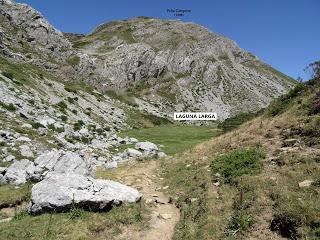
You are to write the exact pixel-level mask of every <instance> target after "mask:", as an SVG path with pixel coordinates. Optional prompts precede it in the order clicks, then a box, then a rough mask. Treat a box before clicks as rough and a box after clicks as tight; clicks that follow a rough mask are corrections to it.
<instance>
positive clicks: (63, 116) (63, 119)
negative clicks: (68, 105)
mask: <svg viewBox="0 0 320 240" xmlns="http://www.w3.org/2000/svg"><path fill="white" fill-rule="evenodd" d="M60 119H61V120H62V121H63V122H66V121H68V117H67V116H66V115H61V116H60Z"/></svg>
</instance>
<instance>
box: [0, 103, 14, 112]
mask: <svg viewBox="0 0 320 240" xmlns="http://www.w3.org/2000/svg"><path fill="white" fill-rule="evenodd" d="M0 107H2V108H4V109H6V110H8V111H10V112H14V111H16V110H17V108H16V107H15V106H14V105H13V103H9V104H6V103H3V102H0Z"/></svg>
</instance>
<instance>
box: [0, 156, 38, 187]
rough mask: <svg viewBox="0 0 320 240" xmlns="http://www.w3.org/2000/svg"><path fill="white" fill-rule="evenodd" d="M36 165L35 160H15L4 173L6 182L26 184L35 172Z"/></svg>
mask: <svg viewBox="0 0 320 240" xmlns="http://www.w3.org/2000/svg"><path fill="white" fill-rule="evenodd" d="M34 172H35V166H34V164H33V162H31V161H29V160H27V159H23V160H20V161H15V162H14V163H13V164H11V165H10V166H9V167H8V168H7V169H6V173H5V175H4V179H5V181H6V182H9V183H13V184H15V185H20V184H24V183H26V182H27V180H28V179H29V178H30V177H31V176H32V175H33V174H34Z"/></svg>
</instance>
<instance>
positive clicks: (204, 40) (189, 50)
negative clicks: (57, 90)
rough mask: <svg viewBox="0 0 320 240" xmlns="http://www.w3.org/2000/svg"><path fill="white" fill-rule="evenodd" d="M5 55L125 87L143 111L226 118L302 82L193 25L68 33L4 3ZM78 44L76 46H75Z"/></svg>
mask: <svg viewBox="0 0 320 240" xmlns="http://www.w3.org/2000/svg"><path fill="white" fill-rule="evenodd" d="M0 21H1V24H0V53H2V55H4V56H6V57H9V58H13V59H16V60H17V61H20V62H21V61H22V62H28V63H33V64H36V65H37V66H40V67H44V68H45V69H47V70H49V71H50V72H51V73H54V74H56V75H57V76H58V77H59V78H61V79H63V80H66V81H68V80H73V81H74V80H77V81H79V80H83V81H85V82H87V83H89V84H91V85H93V86H95V87H97V88H98V89H99V90H101V91H104V90H113V91H118V90H121V91H123V90H125V91H127V92H129V94H130V95H133V96H134V97H135V98H136V100H135V101H136V103H137V104H138V105H139V108H140V110H144V111H147V112H150V113H152V114H156V115H161V116H170V115H171V113H172V112H173V111H214V112H217V113H218V116H219V119H224V118H226V117H228V116H230V115H234V114H236V113H239V112H243V111H252V110H258V109H260V108H262V107H265V106H267V105H268V104H269V103H270V102H271V100H272V99H274V98H275V97H277V96H279V95H281V94H283V93H285V92H287V91H288V90H289V89H290V88H291V87H292V86H294V84H295V82H294V81H292V79H290V78H289V77H287V76H285V75H284V74H282V73H280V72H278V71H276V70H275V69H273V68H272V67H271V66H269V65H267V64H264V63H263V62H261V61H260V60H259V59H258V58H257V57H255V56H253V55H252V54H251V53H249V52H246V51H245V50H243V49H241V48H240V47H239V46H237V44H236V43H235V42H233V41H231V40H229V39H227V38H226V37H223V36H220V35H218V34H215V33H213V32H211V31H209V30H208V29H206V28H204V27H202V26H199V25H197V24H194V23H186V22H182V21H177V20H159V19H153V18H145V17H138V18H134V19H129V20H123V21H115V22H110V23H106V24H102V25H100V26H98V27H97V28H96V29H95V30H94V31H93V32H92V33H91V34H89V35H82V34H62V33H61V32H60V31H59V30H57V29H55V28H54V27H53V26H51V25H50V24H49V23H48V22H47V20H46V19H45V18H44V17H43V16H42V15H41V14H40V13H39V12H37V11H36V10H34V9H32V8H31V7H30V6H28V5H25V4H17V3H14V2H12V1H10V0H5V1H3V4H1V2H0ZM70 42H72V43H70Z"/></svg>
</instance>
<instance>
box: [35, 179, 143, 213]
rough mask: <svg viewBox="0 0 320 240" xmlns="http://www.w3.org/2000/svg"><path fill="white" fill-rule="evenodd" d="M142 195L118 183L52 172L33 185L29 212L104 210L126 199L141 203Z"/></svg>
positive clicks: (130, 201)
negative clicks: (83, 209) (82, 209)
mask: <svg viewBox="0 0 320 240" xmlns="http://www.w3.org/2000/svg"><path fill="white" fill-rule="evenodd" d="M140 198H141V194H140V193H139V192H138V191H137V190H136V189H134V188H131V187H128V186H125V185H123V184H121V183H118V182H114V181H110V180H102V179H93V178H91V177H89V176H84V175H79V174H72V173H69V174H57V173H51V174H49V175H47V177H46V178H45V179H44V180H42V181H41V182H39V183H37V184H35V185H34V186H33V188H32V193H31V202H30V205H29V212H30V213H34V214H37V213H42V212H61V211H66V210H69V209H71V208H72V207H81V208H85V209H89V210H91V211H103V210H109V209H110V208H111V207H113V206H115V205H119V204H120V203H122V202H129V203H133V202H137V201H139V200H140Z"/></svg>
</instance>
